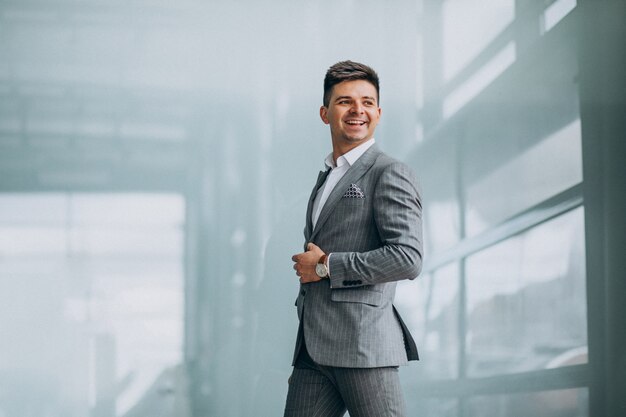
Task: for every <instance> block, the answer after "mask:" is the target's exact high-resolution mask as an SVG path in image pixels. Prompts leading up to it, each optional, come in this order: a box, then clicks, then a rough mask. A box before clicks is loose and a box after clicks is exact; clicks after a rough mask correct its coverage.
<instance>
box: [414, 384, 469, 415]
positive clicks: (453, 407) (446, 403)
mask: <svg viewBox="0 0 626 417" xmlns="http://www.w3.org/2000/svg"><path fill="white" fill-rule="evenodd" d="M405 392H406V390H405ZM405 398H406V403H407V415H408V416H419V417H457V416H458V415H459V401H458V400H457V399H453V398H434V399H433V398H423V397H418V396H416V395H407V396H406V397H405Z"/></svg>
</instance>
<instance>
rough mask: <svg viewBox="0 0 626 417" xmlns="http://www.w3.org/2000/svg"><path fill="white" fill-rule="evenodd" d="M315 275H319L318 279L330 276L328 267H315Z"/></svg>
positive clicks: (322, 265)
mask: <svg viewBox="0 0 626 417" xmlns="http://www.w3.org/2000/svg"><path fill="white" fill-rule="evenodd" d="M315 273H316V274H317V276H318V277H320V278H324V277H325V276H326V275H328V271H327V269H326V265H324V264H317V265H315Z"/></svg>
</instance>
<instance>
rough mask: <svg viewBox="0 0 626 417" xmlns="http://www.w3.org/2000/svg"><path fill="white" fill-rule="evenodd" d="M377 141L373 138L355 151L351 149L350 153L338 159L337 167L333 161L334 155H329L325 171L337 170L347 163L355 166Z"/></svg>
mask: <svg viewBox="0 0 626 417" xmlns="http://www.w3.org/2000/svg"><path fill="white" fill-rule="evenodd" d="M375 142H376V140H375V139H374V138H371V139H370V140H368V141H367V142H365V143H362V144H360V145H359V146H357V147H356V148H354V149H351V150H350V151H349V152H346V153H345V154H343V155H341V156H340V157H339V158H337V165H336V166H335V161H333V153H332V152H331V153H330V154H328V156H327V157H326V159H324V169H328V168H331V169H332V168H336V167H340V166H343V165H345V164H346V163H347V164H348V165H350V166H352V165H354V163H355V162H356V161H357V160H358V159H359V158H360V157H361V156H362V155H363V154H364V153H365V151H367V150H368V149H369V148H370V146H372V145H373V144H374V143H375Z"/></svg>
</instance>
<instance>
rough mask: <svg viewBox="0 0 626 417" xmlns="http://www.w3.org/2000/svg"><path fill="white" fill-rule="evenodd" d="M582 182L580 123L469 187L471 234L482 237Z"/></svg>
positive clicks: (529, 150)
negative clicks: (491, 228)
mask: <svg viewBox="0 0 626 417" xmlns="http://www.w3.org/2000/svg"><path fill="white" fill-rule="evenodd" d="M581 181H582V149H581V131H580V120H576V121H574V122H572V123H570V124H568V125H567V126H565V127H563V128H562V129H560V130H559V131H557V132H556V133H554V134H552V135H550V136H549V137H547V138H546V139H544V140H543V141H541V142H539V143H537V144H536V145H534V146H532V147H530V148H529V149H527V150H525V151H524V152H522V153H519V154H518V155H516V156H515V157H514V158H512V159H511V160H510V161H509V162H507V163H506V164H504V165H502V166H500V167H498V168H496V169H495V170H493V171H492V172H491V173H489V174H488V175H486V176H484V177H482V178H481V179H479V180H478V181H476V182H474V183H473V184H470V185H469V186H468V187H467V191H466V201H467V211H466V226H467V234H468V235H469V236H471V235H475V234H477V233H480V232H482V231H483V230H485V229H487V228H488V227H490V226H493V225H496V224H498V223H500V222H502V221H503V220H505V219H507V218H509V217H511V216H513V215H514V214H516V213H519V212H521V211H523V210H525V209H527V208H529V207H531V206H533V205H535V204H538V203H540V202H541V201H543V200H545V199H547V198H549V197H552V196H553V195H555V194H558V193H559V192H561V191H563V190H565V189H567V188H569V187H572V186H574V185H576V184H578V183H580V182H581Z"/></svg>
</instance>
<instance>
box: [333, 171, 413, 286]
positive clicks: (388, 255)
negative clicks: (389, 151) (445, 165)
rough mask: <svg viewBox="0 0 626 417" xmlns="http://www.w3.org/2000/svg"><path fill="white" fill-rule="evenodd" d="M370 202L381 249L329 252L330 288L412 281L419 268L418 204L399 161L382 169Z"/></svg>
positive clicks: (411, 180) (410, 173)
mask: <svg viewBox="0 0 626 417" xmlns="http://www.w3.org/2000/svg"><path fill="white" fill-rule="evenodd" d="M373 199H374V200H373V213H374V222H375V224H376V227H377V229H378V233H379V235H380V239H381V241H382V246H381V247H379V248H377V249H374V250H371V251H368V252H333V253H332V256H331V257H330V272H331V277H330V281H331V283H330V284H331V288H345V287H349V288H353V287H357V286H363V285H373V284H380V283H384V282H391V281H399V280H404V279H415V278H416V277H417V276H418V275H419V273H420V271H421V269H422V256H423V249H422V204H421V199H420V193H419V191H418V187H417V181H416V180H415V177H414V175H413V173H412V172H411V170H410V169H409V167H408V166H406V165H405V164H403V163H401V162H395V163H393V164H390V165H388V166H387V167H385V168H384V170H383V171H382V173H381V175H380V178H379V180H378V182H377V183H376V186H375V188H374V194H373Z"/></svg>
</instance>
